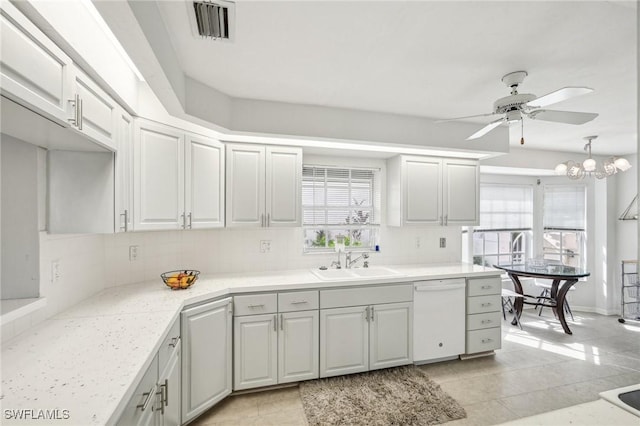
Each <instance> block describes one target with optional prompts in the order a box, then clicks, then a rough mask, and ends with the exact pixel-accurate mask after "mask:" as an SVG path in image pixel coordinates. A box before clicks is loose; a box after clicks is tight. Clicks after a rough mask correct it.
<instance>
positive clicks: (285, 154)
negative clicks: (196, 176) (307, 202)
mask: <svg viewBox="0 0 640 426" xmlns="http://www.w3.org/2000/svg"><path fill="white" fill-rule="evenodd" d="M301 180H302V149H301V148H293V147H271V146H269V147H265V146H261V145H245V144H228V145H227V195H226V196H227V202H226V207H227V226H255V227H261V226H262V227H268V226H300V223H301V219H300V192H301Z"/></svg>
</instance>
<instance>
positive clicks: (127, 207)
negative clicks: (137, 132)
mask: <svg viewBox="0 0 640 426" xmlns="http://www.w3.org/2000/svg"><path fill="white" fill-rule="evenodd" d="M116 144H117V151H116V153H115V179H116V181H115V209H116V214H115V220H116V223H115V231H116V232H127V231H132V230H133V170H132V160H133V119H132V118H131V116H130V115H129V114H127V112H126V111H124V110H123V109H122V108H119V109H118V111H117V118H116Z"/></svg>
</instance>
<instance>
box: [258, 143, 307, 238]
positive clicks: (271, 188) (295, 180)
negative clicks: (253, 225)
mask: <svg viewBox="0 0 640 426" xmlns="http://www.w3.org/2000/svg"><path fill="white" fill-rule="evenodd" d="M266 174H267V177H266V203H267V204H266V213H267V222H266V226H300V224H301V216H300V193H301V190H302V189H301V182H302V149H300V148H290V147H267V149H266Z"/></svg>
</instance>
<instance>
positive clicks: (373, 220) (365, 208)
mask: <svg viewBox="0 0 640 426" xmlns="http://www.w3.org/2000/svg"><path fill="white" fill-rule="evenodd" d="M379 187H380V185H378V182H377V170H373V169H347V168H336V167H320V166H303V168H302V210H303V225H304V226H332V225H349V227H354V226H363V225H376V224H379V218H378V215H377V214H376V205H377V204H376V203H377V202H378V200H379V198H380V189H379Z"/></svg>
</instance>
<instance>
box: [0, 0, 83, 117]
mask: <svg viewBox="0 0 640 426" xmlns="http://www.w3.org/2000/svg"><path fill="white" fill-rule="evenodd" d="M1 14H2V16H1V21H0V22H1V26H0V31H1V32H2V55H1V56H0V64H1V75H2V78H1V83H2V84H1V86H2V94H3V95H4V96H7V97H9V98H11V99H13V100H14V101H16V102H18V103H20V104H23V105H24V106H27V107H28V108H30V109H33V110H36V111H37V112H39V113H42V114H44V115H45V116H48V117H49V118H52V119H54V120H55V121H57V122H59V123H66V122H67V116H68V114H67V105H68V101H69V100H70V99H71V98H72V96H71V59H70V58H69V57H68V56H67V55H66V54H65V53H64V52H63V51H62V50H61V49H59V48H58V46H56V45H55V44H54V43H53V42H52V41H51V40H49V39H48V38H47V37H46V36H45V35H44V34H43V33H42V32H41V31H40V30H39V29H38V28H37V27H36V26H35V25H34V24H33V23H32V22H31V21H29V20H28V19H27V18H26V17H25V16H24V15H22V13H20V12H19V11H18V10H17V9H16V8H15V7H14V6H13V5H12V4H11V3H9V2H8V1H4V2H2V6H1Z"/></svg>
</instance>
